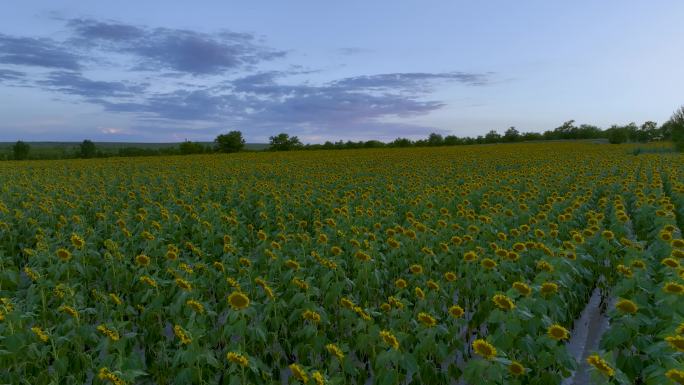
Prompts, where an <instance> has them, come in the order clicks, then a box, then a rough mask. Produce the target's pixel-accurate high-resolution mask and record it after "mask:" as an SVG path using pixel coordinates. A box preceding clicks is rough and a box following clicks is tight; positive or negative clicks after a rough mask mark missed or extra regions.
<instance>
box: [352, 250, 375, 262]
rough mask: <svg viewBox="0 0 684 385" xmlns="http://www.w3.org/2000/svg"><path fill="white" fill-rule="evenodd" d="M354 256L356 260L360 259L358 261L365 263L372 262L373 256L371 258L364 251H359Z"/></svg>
mask: <svg viewBox="0 0 684 385" xmlns="http://www.w3.org/2000/svg"><path fill="white" fill-rule="evenodd" d="M354 256H355V257H356V259H358V260H360V261H364V262H366V261H370V259H371V256H370V255H369V254H368V253H365V252H363V251H361V250H358V251H357V252H356V253H355V254H354Z"/></svg>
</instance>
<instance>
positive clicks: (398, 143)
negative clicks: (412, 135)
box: [389, 138, 413, 147]
mask: <svg viewBox="0 0 684 385" xmlns="http://www.w3.org/2000/svg"><path fill="white" fill-rule="evenodd" d="M389 145H390V147H411V146H413V142H411V140H410V139H407V138H396V139H394V141H392V142H390V144H389Z"/></svg>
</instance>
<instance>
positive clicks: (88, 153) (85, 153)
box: [79, 139, 97, 159]
mask: <svg viewBox="0 0 684 385" xmlns="http://www.w3.org/2000/svg"><path fill="white" fill-rule="evenodd" d="M96 153H97V148H96V147H95V143H93V142H92V141H90V140H88V139H86V140H84V141H83V142H81V144H80V145H79V155H80V156H81V158H85V159H88V158H92V157H94V156H95V154H96Z"/></svg>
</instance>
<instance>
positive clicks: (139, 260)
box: [135, 254, 150, 267]
mask: <svg viewBox="0 0 684 385" xmlns="http://www.w3.org/2000/svg"><path fill="white" fill-rule="evenodd" d="M135 263H136V264H137V265H138V266H143V267H145V266H148V265H149V264H150V257H148V256H147V255H145V254H140V255H138V256H136V257H135Z"/></svg>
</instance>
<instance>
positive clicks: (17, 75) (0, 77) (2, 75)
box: [0, 68, 26, 82]
mask: <svg viewBox="0 0 684 385" xmlns="http://www.w3.org/2000/svg"><path fill="white" fill-rule="evenodd" d="M24 76H26V74H25V73H24V72H19V71H13V70H8V69H2V68H0V82H2V81H7V80H21V79H23V78H24Z"/></svg>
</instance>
